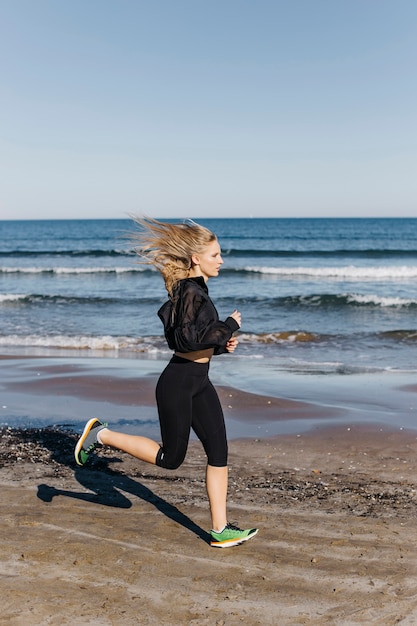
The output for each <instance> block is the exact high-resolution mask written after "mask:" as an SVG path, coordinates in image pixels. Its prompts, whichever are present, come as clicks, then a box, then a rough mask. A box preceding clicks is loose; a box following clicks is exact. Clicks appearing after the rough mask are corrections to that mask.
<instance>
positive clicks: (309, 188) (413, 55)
mask: <svg viewBox="0 0 417 626" xmlns="http://www.w3.org/2000/svg"><path fill="white" fill-rule="evenodd" d="M0 68H1V78H0V113H1V116H0V218H2V219H37V218H64V217H65V218H71V217H74V218H79V217H86V218H95V217H103V218H108V217H114V218H123V217H126V216H127V215H128V214H129V213H131V212H136V213H146V214H149V215H152V216H155V217H197V218H198V217H210V216H213V217H219V216H224V217H246V216H252V215H253V216H259V217H287V216H294V217H304V216H311V217H321V216H334V217H342V216H394V217H395V216H417V167H416V166H417V72H416V69H417V2H416V0H389V1H388V0H146V1H145V0H0Z"/></svg>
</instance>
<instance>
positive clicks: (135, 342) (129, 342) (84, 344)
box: [0, 335, 168, 353]
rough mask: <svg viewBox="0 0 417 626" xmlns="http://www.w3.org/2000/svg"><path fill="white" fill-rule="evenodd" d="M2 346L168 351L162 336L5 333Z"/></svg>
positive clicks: (111, 350)
mask: <svg viewBox="0 0 417 626" xmlns="http://www.w3.org/2000/svg"><path fill="white" fill-rule="evenodd" d="M0 346H2V347H12V348H13V347H19V348H48V349H59V350H83V351H86V350H91V351H100V352H101V351H105V352H118V351H123V350H126V351H130V352H146V353H153V352H156V351H162V352H166V351H168V350H167V348H165V347H164V343H163V338H162V337H121V336H111V335H102V336H92V335H74V336H72V335H3V336H0Z"/></svg>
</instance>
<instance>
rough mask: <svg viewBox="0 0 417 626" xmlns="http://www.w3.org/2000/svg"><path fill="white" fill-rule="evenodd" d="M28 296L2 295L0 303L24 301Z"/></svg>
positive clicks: (20, 294) (18, 294)
mask: <svg viewBox="0 0 417 626" xmlns="http://www.w3.org/2000/svg"><path fill="white" fill-rule="evenodd" d="M26 297H27V296H26V295H25V294H22V293H0V302H17V301H18V300H24V299H25V298H26Z"/></svg>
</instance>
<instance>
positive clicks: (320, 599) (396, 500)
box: [0, 372, 417, 626]
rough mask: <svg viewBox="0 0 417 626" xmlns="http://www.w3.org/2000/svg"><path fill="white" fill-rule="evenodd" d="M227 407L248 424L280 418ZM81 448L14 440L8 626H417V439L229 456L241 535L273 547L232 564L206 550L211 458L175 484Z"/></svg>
mask: <svg viewBox="0 0 417 626" xmlns="http://www.w3.org/2000/svg"><path fill="white" fill-rule="evenodd" d="M61 375H62V376H63V378H62V379H61V384H62V385H63V387H62V388H61V390H60V391H61V392H62V391H65V387H66V385H67V386H68V381H65V372H61ZM90 382H93V381H90ZM95 382H97V381H95ZM34 384H35V383H34ZM39 384H40V383H39ZM42 384H46V383H45V382H43V383H42ZM52 384H55V385H57V384H58V383H57V382H56V381H55V382H54V383H52ZM143 384H144V385H145V386H146V381H143ZM93 387H94V385H92V386H90V387H88V389H87V387H85V388H84V391H80V397H82V394H83V393H84V394H87V395H88V394H94V389H93ZM108 389H109V386H108ZM32 391H33V390H32ZM38 391H39V393H41V390H40V389H39V390H38ZM46 391H47V390H45V389H44V390H43V392H45V393H46ZM221 391H222V393H223V401H226V399H227V397H230V394H232V395H233V398H234V400H233V402H234V411H236V412H238V413H239V412H242V414H244V412H245V411H249V413H250V414H251V415H252V414H253V411H258V412H265V411H268V410H270V408H268V407H270V405H269V404H268V402H270V400H269V399H268V398H263V397H262V396H257V397H253V396H250V397H248V396H246V395H243V396H240V395H239V393H238V391H237V390H230V389H227V388H224V389H222V390H221ZM415 391H416V390H414V392H415ZM409 392H410V390H409ZM48 393H51V388H49V390H48ZM71 393H74V389H73V388H72V392H71ZM108 393H109V394H112V393H113V394H116V390H114V389H113V391H112V390H110V389H109V391H108ZM239 398H240V399H241V400H242V403H240V402H239V401H238V399H239ZM275 400H276V399H275ZM115 401H116V399H115ZM287 402H288V401H284V400H282V401H281V402H278V403H277V405H276V407H275V408H276V409H277V410H278V409H282V410H286V411H287V412H291V411H292V410H294V411H295V412H296V413H299V412H300V411H302V412H304V413H306V414H308V409H309V407H308V403H299V404H297V403H296V404H295V405H293V404H291V403H290V405H288V404H287ZM76 438H77V435H76V434H75V433H73V432H72V431H71V430H69V429H67V428H65V427H63V426H62V427H59V428H49V429H48V428H47V429H13V428H3V429H2V431H1V437H0V482H1V487H2V489H1V497H0V498H1V506H2V525H1V547H0V551H1V565H0V567H1V572H0V573H1V579H2V587H1V589H2V593H1V597H0V608H1V611H0V624H7V625H11V626H12V625H16V626H17V625H19V626H20V625H22V626H23V625H24V626H27V625H28V624H30V625H31V626H32V625H37V624H54V625H61V624H71V626H76V625H78V624H80V625H81V624H97V625H107V624H108V625H117V626H118V625H129V626H130V625H134V624H135V625H136V624H140V625H142V624H143V625H147V624H149V625H150V624H152V625H155V624H158V625H178V624H190V625H195V626H200V625H201V626H202V625H206V624H207V625H216V626H220V625H223V626H234V625H237V624H245V625H248V626H252V625H261V624H262V625H272V624H273V625H277V624H278V625H280V626H281V625H283V626H286V625H302V624H308V625H310V624H311V625H320V626H321V625H323V624H334V625H337V626H339V625H351V624H352V625H353V624H375V625H377V624H378V626H379V625H391V624H403V625H408V624H417V591H416V588H417V548H416V545H415V544H416V542H415V537H416V522H417V492H416V489H417V487H416V479H415V476H416V469H417V461H416V459H417V432H416V431H414V430H400V429H399V428H397V429H389V428H388V427H387V426H386V425H384V426H380V425H377V424H372V425H366V424H356V425H349V426H348V425H346V424H344V425H343V424H340V425H338V426H328V427H326V428H315V429H313V430H311V431H310V432H308V433H305V434H298V435H297V434H292V435H283V436H279V437H273V438H263V439H257V438H249V439H241V440H233V441H231V442H230V491H229V520H230V521H232V522H236V523H238V524H239V525H241V526H242V527H250V526H257V527H259V529H260V531H259V534H258V536H257V537H255V538H254V539H253V540H251V541H249V542H247V543H246V544H243V545H241V546H238V547H236V548H232V549H228V550H220V549H213V548H211V547H210V546H209V544H208V534H207V530H208V529H209V524H210V520H209V513H208V507H207V499H206V494H205V485H204V471H205V459H204V454H203V452H202V449H201V446H200V444H199V443H198V442H195V441H192V442H191V443H190V447H189V451H188V455H187V458H186V461H185V463H184V465H183V466H182V467H181V468H180V469H179V470H176V471H173V472H166V471H164V470H161V469H159V468H156V467H153V466H148V465H145V464H143V463H140V462H138V461H136V460H134V459H132V458H130V457H128V456H127V455H125V454H123V453H120V452H118V451H115V450H111V449H108V448H107V449H102V450H100V451H99V452H98V453H97V454H96V455H94V457H93V458H92V460H91V462H89V464H88V466H86V467H84V468H78V467H76V465H75V463H74V460H73V456H72V450H73V446H74V442H75V441H76Z"/></svg>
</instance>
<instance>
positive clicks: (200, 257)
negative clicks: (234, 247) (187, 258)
mask: <svg viewBox="0 0 417 626" xmlns="http://www.w3.org/2000/svg"><path fill="white" fill-rule="evenodd" d="M192 261H193V264H194V266H195V272H196V274H195V275H196V276H202V277H203V278H204V280H205V281H207V280H208V279H209V278H214V277H215V276H218V275H219V270H220V268H221V266H222V265H223V259H222V257H221V250H220V246H219V242H218V241H217V239H215V240H214V241H212V242H211V243H209V244H208V246H207V247H206V248H204V249H203V250H202V252H200V253H199V254H193V256H192ZM198 270H199V271H198Z"/></svg>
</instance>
